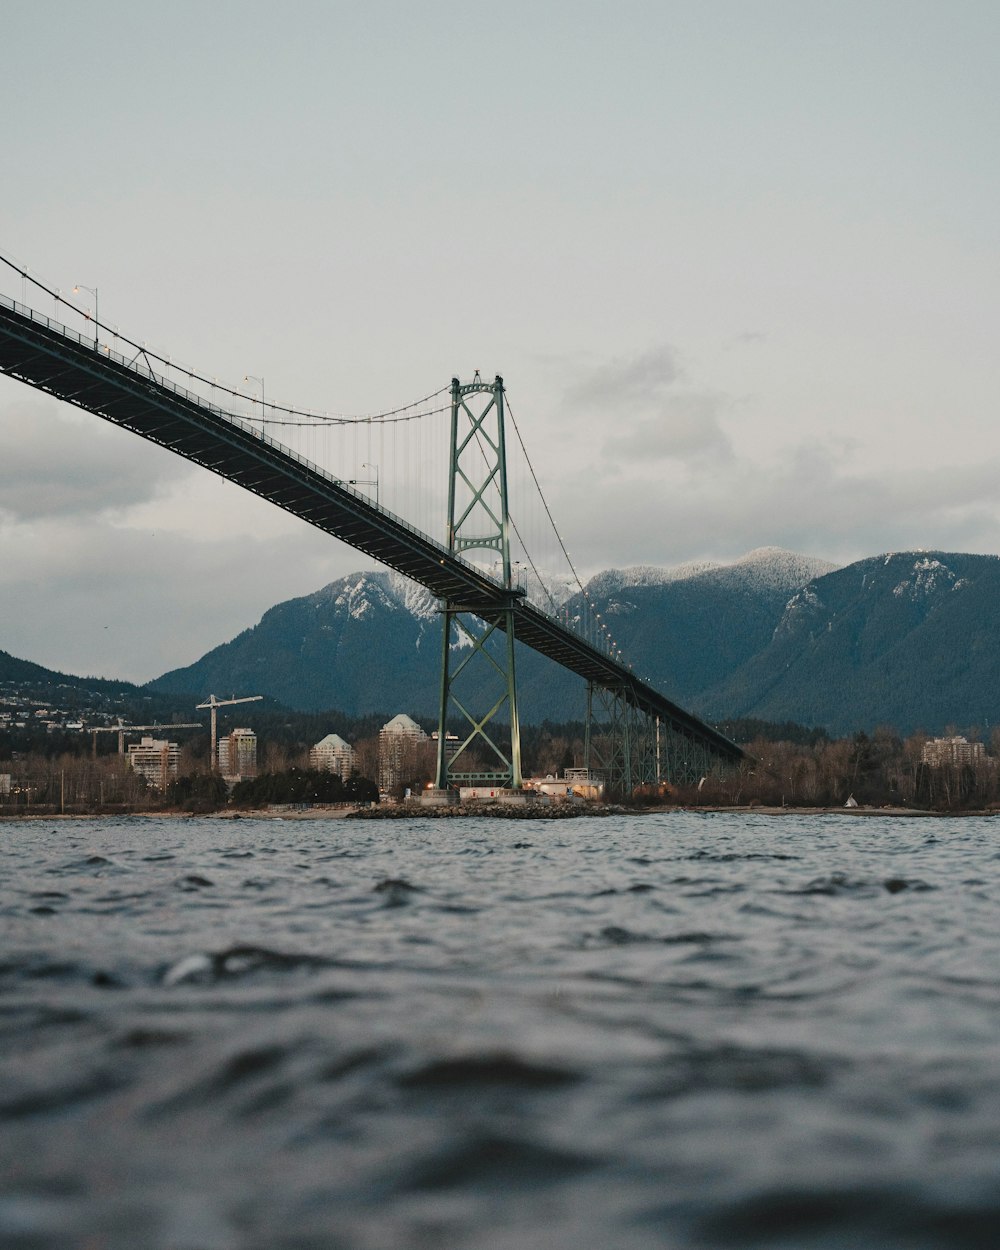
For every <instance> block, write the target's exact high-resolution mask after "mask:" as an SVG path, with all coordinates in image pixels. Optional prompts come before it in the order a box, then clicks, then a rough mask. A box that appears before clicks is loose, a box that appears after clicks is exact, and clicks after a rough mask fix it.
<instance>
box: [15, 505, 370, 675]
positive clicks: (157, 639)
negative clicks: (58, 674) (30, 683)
mask: <svg viewBox="0 0 1000 1250" xmlns="http://www.w3.org/2000/svg"><path fill="white" fill-rule="evenodd" d="M0 550H2V551H3V552H4V553H5V558H4V560H3V561H2V562H0V648H2V649H3V650H5V651H9V652H11V653H12V654H14V655H17V656H19V657H21V658H23V659H29V660H34V661H36V662H37V663H40V664H45V665H47V666H48V667H50V668H56V669H60V670H62V671H66V672H72V673H79V674H85V675H95V676H104V677H121V678H126V679H128V680H131V681H140V682H141V681H148V680H150V679H151V678H153V677H156V676H159V675H160V674H161V673H163V672H165V671H167V670H168V669H172V668H177V667H180V666H182V665H186V664H190V663H192V662H193V661H194V660H196V659H198V658H199V657H200V656H202V655H203V654H204V653H205V652H206V651H208V650H210V649H211V648H212V647H215V646H218V645H219V643H221V642H225V641H227V640H228V639H230V638H232V637H234V636H235V635H236V634H238V633H239V632H240V631H241V630H243V629H246V628H248V627H249V626H251V625H254V624H256V622H257V621H258V620H259V618H260V616H261V614H262V613H263V612H265V611H266V610H267V609H268V608H270V607H272V606H273V605H274V604H275V603H279V602H281V601H283V600H285V599H289V598H293V597H296V596H299V595H305V594H310V593H311V592H312V591H315V590H318V589H319V588H320V587H321V586H324V585H326V584H327V583H328V582H330V581H332V580H333V579H334V578H336V577H340V576H343V575H344V574H346V573H349V572H353V571H354V570H356V569H361V568H366V567H369V566H370V563H371V562H370V561H368V560H367V559H366V558H365V557H364V556H362V555H361V554H360V553H359V552H357V551H353V550H351V549H350V548H347V547H345V546H344V544H342V543H338V542H336V541H335V540H333V539H331V538H329V537H328V536H327V535H325V534H322V533H320V532H319V531H318V530H315V529H313V528H311V527H310V526H306V525H301V524H300V525H299V526H297V527H295V528H294V529H289V530H287V531H282V532H278V533H276V534H267V535H264V536H255V535H253V534H252V533H250V532H247V531H246V530H243V529H236V530H231V531H230V530H223V531H222V532H221V533H220V534H219V535H218V536H217V537H214V538H211V539H207V540H203V541H200V542H191V541H187V540H183V539H178V537H177V536H176V535H175V534H169V533H166V532H163V533H157V534H155V535H154V534H151V533H150V532H149V531H143V530H138V529H131V528H122V527H120V526H118V525H115V524H113V523H112V522H111V521H110V520H109V519H108V518H106V517H86V518H80V517H51V518H46V519H44V520H41V521H37V520H32V521H30V522H26V523H21V524H18V523H12V522H9V521H8V522H3V521H0Z"/></svg>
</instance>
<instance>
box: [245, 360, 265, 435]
mask: <svg viewBox="0 0 1000 1250" xmlns="http://www.w3.org/2000/svg"><path fill="white" fill-rule="evenodd" d="M243 381H244V382H256V383H257V385H258V386H259V387H260V432H261V435H262V436H263V433H264V379H263V378H257V377H254V375H253V374H252V373H244V375H243ZM250 402H251V403H253V402H254V401H253V400H252V399H251V401H250Z"/></svg>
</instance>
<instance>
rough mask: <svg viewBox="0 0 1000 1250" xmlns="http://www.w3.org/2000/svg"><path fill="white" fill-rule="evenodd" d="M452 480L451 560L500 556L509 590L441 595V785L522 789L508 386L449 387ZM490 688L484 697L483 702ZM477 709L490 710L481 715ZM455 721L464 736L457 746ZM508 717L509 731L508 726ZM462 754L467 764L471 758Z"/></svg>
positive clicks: (495, 563) (496, 564) (495, 567)
mask: <svg viewBox="0 0 1000 1250" xmlns="http://www.w3.org/2000/svg"><path fill="white" fill-rule="evenodd" d="M450 460H451V462H450V467H449V476H448V535H447V542H446V545H447V548H448V552H449V554H450V555H453V556H456V557H462V556H464V555H465V554H466V553H467V552H470V551H475V550H480V551H486V552H489V553H491V555H492V575H493V577H494V579H495V580H496V581H498V582H499V583H500V585H501V587H502V589H503V591H504V592H505V593H503V594H501V595H499V596H497V595H493V596H491V598H490V600H489V602H488V603H487V602H486V601H477V599H476V597H475V596H474V595H470V594H466V595H465V596H464V597H463V598H459V599H455V598H449V599H443V600H442V601H441V612H442V614H443V617H444V622H443V623H444V629H443V640H442V647H441V697H440V714H439V717H438V753H437V788H438V790H439V791H446V790H448V789H451V788H454V787H456V786H459V785H466V786H472V787H474V788H476V789H479V788H482V789H484V790H485V789H489V790H497V789H515V790H519V789H520V788H521V784H522V778H521V731H520V724H519V721H518V713H517V686H516V682H515V675H514V615H515V612H514V609H515V605H516V603H517V601H518V600H519V599H520V598H522V597H523V595H524V591H523V590H522V589H520V588H519V587H518V586H516V585H515V584H514V580H513V576H512V569H511V559H510V512H509V507H508V498H507V450H506V444H505V441H504V386H503V378H501V377H500V376H499V375H497V377H496V378H495V380H494V381H493V382H489V383H488V382H484V381H483V380H482V379H481V378H480V376H479V373H478V371H477V373H476V376H475V379H474V380H473V381H472V382H467V383H462V382H460V381H459V380H458V378H452V382H451V457H450ZM484 690H485V691H486V694H485V697H484V693H483V692H484ZM474 703H479V704H480V705H482V704H485V710H483V708H482V706H480V707H479V708H478V709H474V708H473V704H474ZM449 716H451V717H453V718H454V719H456V720H458V721H459V722H460V723H461V725H462V732H460V733H459V735H458V741H457V743H456V742H455V741H454V739H452V740H451V744H449V740H448V736H447V722H448V718H449ZM505 721H506V726H504V722H505ZM463 757H464V759H463Z"/></svg>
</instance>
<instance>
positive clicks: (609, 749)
mask: <svg viewBox="0 0 1000 1250" xmlns="http://www.w3.org/2000/svg"><path fill="white" fill-rule="evenodd" d="M0 261H2V263H3V264H4V265H6V266H7V267H8V269H10V270H13V271H14V272H16V273H17V274H18V275H19V277H20V279H21V282H22V299H21V300H20V301H18V300H15V299H14V298H11V297H8V296H5V295H2V294H0V373H3V374H5V375H7V376H8V377H11V378H14V379H16V380H18V381H20V382H23V383H25V384H27V385H28V386H31V387H35V388H37V389H39V390H41V391H44V392H45V393H47V394H49V395H52V396H53V397H55V398H57V399H59V400H63V401H65V402H67V403H70V404H73V405H75V406H76V407H78V408H81V409H84V410H85V411H87V412H90V413H94V414H96V415H97V416H99V417H101V418H103V419H104V420H106V421H109V422H111V423H112V424H114V425H117V426H119V427H120V428H122V429H126V430H130V431H131V432H132V433H134V434H138V435H139V436H140V437H142V438H144V439H147V440H149V441H151V442H153V443H156V444H158V445H160V446H162V447H165V448H168V449H169V450H171V451H173V452H175V453H176V454H178V455H180V456H183V457H184V458H185V459H187V460H189V461H191V462H193V463H194V464H197V465H200V466H202V467H203V468H206V469H209V470H210V471H211V472H213V473H215V474H218V475H219V476H221V477H223V478H226V479H228V480H229V481H232V482H235V483H236V484H237V485H239V486H241V487H243V488H244V489H246V490H248V491H251V492H252V493H253V494H255V495H258V496H260V497H261V498H263V499H266V500H268V501H269V502H271V503H273V504H275V505H277V506H278V507H280V508H283V509H284V510H285V511H286V512H289V513H291V514H292V515H293V516H296V517H299V518H300V519H302V520H303V521H306V522H308V523H309V524H310V525H313V526H315V527H317V528H318V529H320V530H322V531H324V532H325V533H328V534H330V535H331V536H333V537H335V538H337V539H339V540H340V541H342V542H345V543H347V544H349V545H350V546H351V547H353V548H355V549H357V550H358V551H361V552H363V553H364V554H366V555H367V556H369V557H371V558H372V559H374V560H376V561H378V562H379V563H381V564H384V565H386V566H388V567H389V568H391V569H395V570H396V571H397V572H399V573H401V574H403V575H404V576H406V577H408V578H410V579H412V580H413V581H414V582H417V583H419V584H420V585H422V586H424V587H426V589H427V590H428V591H430V592H431V594H433V595H434V596H436V598H437V599H438V600H439V601H440V606H441V611H442V613H443V618H444V631H443V639H442V659H441V687H440V715H439V734H438V767H437V790H438V791H439V792H440V793H441V794H442V795H443V794H445V793H446V792H449V791H453V790H454V789H455V788H456V787H458V786H459V785H462V784H480V785H492V786H497V787H507V788H511V789H514V790H517V789H519V788H520V786H521V783H522V777H521V761H520V731H519V722H518V714H517V682H516V672H515V651H514V640H515V639H516V640H517V641H518V642H519V643H522V644H524V645H525V646H527V647H530V648H531V649H533V650H534V651H536V652H538V653H539V654H541V655H543V656H545V657H547V658H548V659H549V660H552V661H554V662H555V663H556V664H558V665H561V666H562V667H563V668H565V669H568V670H569V671H570V672H572V673H575V674H577V675H578V676H579V677H581V678H583V679H584V681H585V682H586V684H587V721H586V723H587V744H586V750H587V756H588V758H587V761H586V763H587V765H588V767H591V768H594V769H595V770H600V771H602V772H603V773H604V775H605V778H606V784H607V788H608V791H609V792H610V793H617V794H624V793H629V792H631V791H633V790H634V789H635V788H636V787H637V786H648V785H656V784H658V783H659V782H661V781H664V780H667V781H672V782H689V781H691V780H697V778H698V777H699V776H702V775H705V774H706V773H708V772H710V771H711V770H713V769H717V768H720V767H725V766H728V765H731V764H733V763H735V762H737V761H738V760H740V759H741V758H742V755H743V753H742V751H741V750H740V748H739V747H738V746H736V745H735V744H734V743H732V742H731V741H729V739H727V738H726V737H724V736H723V735H722V734H720V733H719V732H718V731H717V730H715V729H713V728H712V727H711V726H709V725H706V724H704V723H703V722H702V721H700V720H699V719H698V718H697V717H695V716H694V715H692V714H691V713H689V712H687V711H685V710H684V709H683V708H681V707H679V706H677V705H676V704H675V703H673V702H672V701H671V700H669V699H668V698H666V696H665V695H663V694H662V693H661V692H660V691H658V690H656V689H655V688H654V687H653V686H652V685H651V684H649V683H648V682H647V681H645V680H643V679H641V678H640V677H638V676H637V675H636V674H635V673H634V672H633V671H632V669H631V668H630V667H629V665H628V664H627V662H626V661H625V658H624V657H623V656H622V654H621V651H620V650H619V648H618V646H617V644H616V643H615V641H614V639H613V637H612V636H611V634H610V631H609V630H608V628H607V625H606V624H605V623H604V622H602V621H601V620H600V617H599V614H597V613H596V611H595V610H589V611H588V608H589V607H590V606H591V605H589V604H588V600H587V596H586V593H585V589H584V586H583V584H582V582H580V579H579V577H578V576H577V575H576V570H575V568H574V567H573V565H572V562H571V561H570V560H569V556H568V553H567V552H566V548H565V546H564V544H563V542H562V538H561V537H560V536H559V533H558V530H557V529H556V527H555V524H554V522H553V520H552V516H551V512H550V510H549V508H548V504H547V503H546V502H545V499H544V496H543V495H542V493H541V489H540V487H539V486H538V479H537V476H536V475H535V471H534V469H533V467H532V466H531V462H530V459H528V457H527V451H526V448H525V447H524V443H523V440H522V439H521V436H520V431H519V430H518V429H517V427H516V424H515V426H514V428H515V430H516V432H517V442H518V443H519V445H520V451H521V452H522V453H523V455H522V459H521V463H522V467H525V466H526V472H527V478H528V479H529V480H530V482H531V484H533V486H534V488H535V490H534V492H530V491H529V492H527V493H528V494H531V495H532V497H533V498H534V500H535V511H536V513H537V512H539V504H540V513H541V515H543V517H544V520H545V521H546V522H547V523H548V525H549V530H550V532H551V533H552V534H554V535H555V538H556V541H557V546H558V548H559V550H560V552H561V554H562V556H563V557H564V559H565V561H566V563H567V564H568V566H569V568H570V570H571V572H572V582H571V585H572V584H573V583H575V590H576V593H575V594H574V595H572V596H569V597H567V595H566V594H565V593H563V594H562V595H561V596H560V594H559V593H558V592H555V593H554V592H553V589H552V586H551V584H549V583H548V582H547V580H546V577H545V576H544V575H543V573H542V572H541V571H540V564H539V561H538V559H537V557H536V556H535V554H534V552H533V543H531V542H529V540H528V538H527V537H526V533H525V526H524V525H523V523H519V522H518V520H517V517H516V516H515V514H514V513H513V512H512V509H511V500H510V485H509V476H510V474H509V457H508V447H507V442H508V440H507V436H506V424H507V421H508V420H509V419H511V416H510V411H509V403H508V401H507V396H506V390H505V387H504V383H503V380H502V379H501V378H500V377H497V378H495V379H492V380H490V381H488V382H487V381H483V380H482V379H481V378H480V377H479V376H478V374H477V375H476V377H475V378H474V379H473V380H472V381H471V382H465V383H463V382H460V381H459V380H458V379H457V378H456V379H452V382H451V385H450V386H449V387H443V388H442V389H441V390H439V391H437V392H435V393H433V394H431V395H427V396H424V397H423V398H422V399H420V400H417V401H415V402H414V403H412V404H407V405H405V406H403V407H399V408H394V409H391V410H387V411H384V412H378V413H372V414H361V415H343V414H328V413H321V412H317V411H313V410H306V409H298V408H293V407H290V406H286V405H282V404H276V403H273V402H265V396H264V382H263V379H261V378H253V379H251V378H250V377H249V376H248V377H246V378H244V382H247V381H253V382H255V383H257V384H258V386H257V388H256V389H259V392H260V393H259V396H258V395H257V393H256V389H255V390H254V391H253V392H251V391H249V390H248V389H247V388H234V387H228V386H225V385H222V384H220V383H219V381H218V379H215V378H209V377H207V376H204V375H202V374H200V373H198V372H197V371H195V370H192V369H187V368H184V367H182V366H180V365H178V364H176V363H174V362H172V361H171V360H170V358H169V357H167V356H165V355H161V354H158V353H156V352H154V351H151V350H150V349H148V348H147V347H146V346H145V345H144V344H141V343H136V342H134V341H133V340H131V339H129V338H127V337H125V336H124V335H121V334H120V333H119V332H118V330H117V328H111V327H108V326H107V325H105V324H102V323H101V322H99V321H98V319H97V309H96V292H94V294H95V307H94V309H93V311H92V312H91V310H90V309H83V308H80V307H78V306H77V304H75V303H74V302H73V301H71V300H69V299H67V298H65V297H63V296H62V294H61V293H60V292H59V291H57V290H55V289H53V288H52V287H50V286H48V285H46V284H43V283H41V282H39V281H38V280H37V279H36V278H33V277H31V276H30V275H29V273H28V271H27V269H26V268H22V267H20V266H16V265H14V264H13V263H12V262H11V261H8V260H6V259H4V258H2V257H0ZM29 284H30V287H31V291H32V294H33V295H35V296H37V295H39V293H40V294H41V295H43V296H44V297H46V298H48V299H51V300H52V301H53V314H54V315H53V316H52V317H50V316H48V315H47V314H45V313H43V312H41V311H40V310H39V309H38V308H36V307H34V306H33V303H29V302H27V300H26V296H27V291H28V287H29ZM37 302H40V299H38V298H36V299H35V300H34V303H37ZM56 314H61V315H62V316H63V317H65V316H68V315H70V314H72V315H73V316H75V317H80V318H81V319H82V320H83V322H84V326H85V330H84V332H82V333H81V332H79V331H77V330H74V329H73V328H71V327H70V326H69V325H67V324H66V323H65V322H64V321H63V320H60V318H59V316H58V315H56ZM435 418H441V419H442V420H443V427H442V432H441V438H443V439H444V440H445V442H444V444H443V445H442V443H441V439H440V438H439V439H438V440H437V441H435V439H433V438H431V439H429V440H427V441H428V446H429V447H430V450H428V448H427V447H425V448H424V449H423V451H421V453H420V454H418V455H414V454H413V452H412V449H409V450H406V451H404V452H403V453H402V454H400V452H399V448H398V445H397V444H398V438H399V432H400V431H401V430H404V429H409V428H416V427H420V428H423V429H426V428H429V426H430V424H431V422H432V421H433V419H435ZM278 429H280V430H281V437H282V439H283V440H284V441H278V439H277V438H276V437H274V436H273V435H272V434H271V433H269V430H278ZM331 435H336V436H339V437H340V445H339V447H335V448H334V449H333V450H330V448H329V446H328V447H327V450H326V451H325V452H323V453H319V452H317V450H316V439H317V437H319V436H322V437H325V438H326V439H327V440H329V438H330V436H331ZM345 437H346V438H347V439H349V440H351V439H352V440H353V447H350V448H345V446H344V438H345ZM387 437H388V438H389V440H390V445H388V446H387V443H386V440H387ZM373 438H375V439H376V440H377V443H376V444H375V445H374V448H373V441H372V440H373ZM310 440H312V445H311V446H310ZM359 440H360V441H359ZM296 443H297V444H298V445H296ZM360 455H364V456H365V457H366V459H365V460H363V461H362V460H360V459H359V457H360ZM376 455H377V456H378V460H376V459H375V457H376ZM443 456H447V460H448V463H449V466H450V467H449V473H448V476H447V479H446V481H447V488H448V490H447V525H446V538H445V541H443V542H442V541H438V540H436V539H434V538H432V537H431V536H430V535H429V533H428V532H427V529H428V528H429V526H430V521H429V520H427V519H426V518H427V515H428V512H430V511H434V510H436V512H437V520H438V523H440V520H441V509H440V503H438V504H437V507H436V509H435V503H434V497H433V492H431V491H429V490H428V489H426V480H427V479H429V478H430V477H432V476H436V477H438V478H439V479H441V480H442V481H443V480H445V478H444V474H443V472H442V471H441V463H440V462H441V459H442V457H443ZM321 461H325V462H326V463H322V462H321ZM345 464H349V465H350V466H351V468H350V472H349V473H348V472H345V471H343V470H341V472H338V471H337V467H338V465H339V466H343V465H345ZM389 464H393V465H399V466H403V467H404V472H403V474H402V477H403V479H404V480H405V479H406V477H407V472H408V473H409V479H410V480H409V488H410V491H411V496H412V497H413V498H415V499H416V503H415V504H412V505H411V506H410V507H408V508H407V509H406V510H407V511H408V512H409V514H410V516H409V519H405V518H404V516H403V515H402V514H401V513H402V511H403V509H402V508H401V509H400V512H398V513H397V512H396V511H394V510H392V509H390V508H389V507H388V506H386V502H385V501H386V497H387V495H388V494H389V493H390V490H391V488H392V485H393V483H392V481H391V480H390V478H389V476H388V475H387V474H386V467H387V465H389ZM359 465H360V468H359V467H358V466H359ZM435 470H436V473H435ZM414 478H415V479H416V489H415V490H414V481H413V479H414ZM373 487H374V492H375V498H374V499H373V498H372V497H371V488H373ZM414 518H416V519H414ZM473 551H478V552H479V553H481V554H480V559H479V561H478V562H475V561H474V560H473V559H472V558H471V557H470V553H471V552H473ZM483 553H485V554H483ZM518 555H520V556H521V557H522V558H521V559H517V558H516V556H518ZM473 663H475V664H478V665H479V666H480V668H483V667H485V669H486V670H487V671H488V672H489V673H490V674H492V676H493V677H494V678H495V679H496V693H495V697H493V696H491V697H490V698H487V700H486V706H485V707H482V706H480V707H473V706H471V703H470V699H469V697H468V695H467V694H466V692H465V691H466V689H467V688H468V680H469V667H470V665H472V664H473ZM463 682H465V683H466V687H465V688H463ZM480 697H481V696H480ZM456 718H457V723H459V724H460V725H461V726H462V728H463V731H464V733H460V734H459V735H458V743H457V747H455V748H454V749H451V750H446V746H445V744H446V741H448V740H449V739H448V735H447V734H446V732H445V731H446V726H448V727H450V726H452V725H454V724H455V723H456ZM453 740H454V739H452V741H453ZM484 757H485V762H484ZM470 762H471V766H470Z"/></svg>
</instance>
